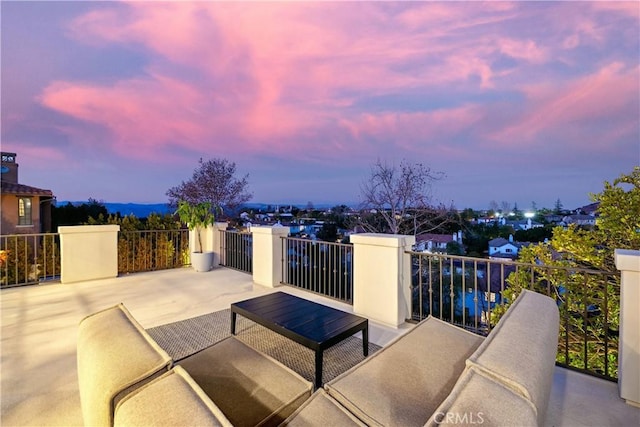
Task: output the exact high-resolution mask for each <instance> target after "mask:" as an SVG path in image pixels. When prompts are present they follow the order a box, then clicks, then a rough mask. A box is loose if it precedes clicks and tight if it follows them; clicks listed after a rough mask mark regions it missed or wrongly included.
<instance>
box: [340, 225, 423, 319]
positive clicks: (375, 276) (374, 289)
mask: <svg viewBox="0 0 640 427" xmlns="http://www.w3.org/2000/svg"><path fill="white" fill-rule="evenodd" d="M350 241H351V243H353V311H354V312H355V313H356V314H359V315H362V316H364V317H367V318H369V319H371V320H375V321H377V322H381V323H384V324H387V325H390V326H393V327H397V326H399V325H401V324H402V323H404V321H405V320H406V319H407V318H408V317H409V314H410V309H411V256H410V255H407V254H405V251H408V250H410V249H411V246H412V245H413V244H414V243H415V241H416V238H415V236H403V235H395V234H374V233H364V234H352V235H351V237H350Z"/></svg>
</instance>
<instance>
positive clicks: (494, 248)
mask: <svg viewBox="0 0 640 427" xmlns="http://www.w3.org/2000/svg"><path fill="white" fill-rule="evenodd" d="M527 245H528V243H520V242H514V241H513V235H509V240H507V239H505V238H504V237H498V238H496V239H493V240H490V241H489V258H492V259H504V258H511V259H515V258H516V257H517V256H518V252H520V249H522V248H523V247H524V246H527Z"/></svg>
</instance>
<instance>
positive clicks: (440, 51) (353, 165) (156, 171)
mask: <svg viewBox="0 0 640 427" xmlns="http://www.w3.org/2000/svg"><path fill="white" fill-rule="evenodd" d="M0 7H1V17H2V46H1V48H2V52H1V54H2V58H1V59H2V64H1V66H2V70H1V71H2V75H1V80H2V150H3V151H11V152H16V153H17V154H18V156H17V161H18V163H19V164H20V182H21V183H23V184H27V185H31V186H34V187H39V188H45V189H50V190H52V191H53V193H54V194H55V195H56V197H57V199H58V200H77V201H86V200H88V199H89V198H90V197H91V198H94V199H98V200H104V201H106V202H137V203H158V202H166V201H167V197H166V195H165V193H166V191H167V189H169V188H170V187H173V186H176V185H178V184H180V182H181V181H183V180H186V179H188V178H189V177H190V176H191V174H192V173H193V170H194V168H196V167H197V165H198V160H199V159H200V158H204V159H205V160H207V159H210V158H214V157H222V158H225V159H228V160H230V161H233V162H235V163H236V164H237V167H238V172H239V175H244V174H247V173H248V174H249V185H250V186H249V190H250V191H251V192H252V193H253V199H252V201H253V202H263V203H277V204H284V203H287V204H288V203H293V204H302V205H305V204H306V203H307V202H308V201H312V202H313V203H315V204H324V203H336V204H338V203H352V204H355V203H357V202H358V201H360V199H361V198H360V187H361V184H362V182H363V181H364V180H365V179H366V178H367V177H368V176H369V174H370V170H371V165H372V164H373V163H375V162H376V160H377V159H381V160H383V161H387V162H389V163H395V164H399V163H400V162H401V161H402V160H403V159H406V160H408V161H411V162H421V163H424V164H426V165H428V166H430V167H431V168H432V169H433V170H435V171H441V172H444V174H445V175H446V178H445V179H444V180H443V181H440V182H438V183H437V184H436V186H435V187H434V196H435V199H436V200H435V201H437V202H442V203H445V204H447V205H448V204H451V203H453V204H454V205H455V206H456V207H457V208H460V209H462V208H466V207H472V208H476V209H487V208H488V207H489V204H490V202H491V201H492V200H495V201H496V202H498V203H501V202H502V201H506V202H509V203H511V204H513V203H517V204H518V207H519V208H520V209H523V210H524V209H527V208H528V207H530V206H531V202H532V201H533V202H535V203H536V204H537V206H538V207H550V208H553V206H554V204H555V201H556V200H557V199H560V200H561V202H562V204H563V205H564V207H565V208H570V209H572V208H575V207H578V206H582V205H586V204H588V203H590V201H589V196H588V195H589V193H592V192H600V191H602V189H603V182H604V181H612V180H614V179H615V178H617V177H618V176H619V175H620V174H622V173H629V172H631V171H632V169H633V167H634V166H635V165H639V164H640V3H638V2H637V1H632V2H615V1H613V2H604V1H599V2H564V1H563V2H559V1H558V2H546V1H545V2H542V1H540V2H415V3H414V2H411V3H409V2H349V3H342V2H327V3H323V2H320V3H311V2H280V3H270V2H257V3H256V2H251V3H249V2H247V3H244V2H238V3H226V2H225V3H218V2H195V3H186V2H162V3H159V2H55V1H46V2H44V1H43V2H31V1H29V2H27V1H19V2H11V1H2V3H1V4H0Z"/></svg>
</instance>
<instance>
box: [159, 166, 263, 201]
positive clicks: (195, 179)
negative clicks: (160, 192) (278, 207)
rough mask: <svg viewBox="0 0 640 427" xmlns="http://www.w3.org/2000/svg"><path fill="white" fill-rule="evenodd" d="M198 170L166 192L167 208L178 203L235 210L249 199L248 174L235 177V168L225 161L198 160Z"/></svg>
mask: <svg viewBox="0 0 640 427" xmlns="http://www.w3.org/2000/svg"><path fill="white" fill-rule="evenodd" d="M198 163H199V166H198V167H197V168H196V169H195V170H194V171H193V176H192V177H191V179H189V180H188V181H182V183H181V184H180V185H178V186H177V187H172V188H170V189H169V190H167V193H166V194H167V196H169V204H170V205H172V206H177V204H178V202H179V201H181V200H184V201H187V202H190V203H200V202H210V203H211V205H212V206H213V207H214V208H216V209H217V208H222V207H224V208H228V209H234V208H236V207H237V206H239V205H241V204H242V203H245V202H247V201H249V200H250V199H251V197H252V195H251V193H249V192H248V191H247V186H248V185H249V182H248V178H249V174H247V175H245V176H243V177H242V178H240V179H238V178H236V177H235V174H236V164H235V163H233V162H230V161H228V160H226V159H211V160H207V161H206V162H205V161H203V160H202V159H200V161H199V162H198Z"/></svg>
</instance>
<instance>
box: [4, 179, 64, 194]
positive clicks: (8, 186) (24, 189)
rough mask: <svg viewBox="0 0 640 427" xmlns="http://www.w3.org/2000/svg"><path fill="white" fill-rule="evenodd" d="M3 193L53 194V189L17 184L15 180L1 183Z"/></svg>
mask: <svg viewBox="0 0 640 427" xmlns="http://www.w3.org/2000/svg"><path fill="white" fill-rule="evenodd" d="M0 188H1V189H2V194H16V195H25V196H52V197H53V193H52V192H51V190H43V189H42V188H36V187H31V186H30V185H24V184H16V183H13V182H2V184H0Z"/></svg>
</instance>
